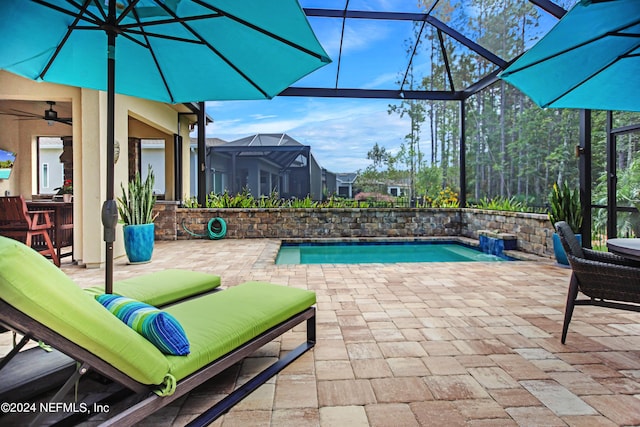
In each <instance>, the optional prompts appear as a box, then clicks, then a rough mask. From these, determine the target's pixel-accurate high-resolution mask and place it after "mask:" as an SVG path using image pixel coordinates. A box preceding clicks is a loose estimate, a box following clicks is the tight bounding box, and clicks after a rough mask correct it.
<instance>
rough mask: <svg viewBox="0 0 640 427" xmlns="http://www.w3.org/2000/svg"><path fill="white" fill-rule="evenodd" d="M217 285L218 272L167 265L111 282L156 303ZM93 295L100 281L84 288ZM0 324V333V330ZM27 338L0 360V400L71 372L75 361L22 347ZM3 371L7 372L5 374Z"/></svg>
mask: <svg viewBox="0 0 640 427" xmlns="http://www.w3.org/2000/svg"><path fill="white" fill-rule="evenodd" d="M219 286H220V276H218V275H214V274H209V273H203V272H199V271H190V270H178V269H167V270H161V271H157V272H153V273H148V274H142V275H139V276H136V277H132V278H129V279H125V280H117V281H115V282H113V290H112V293H113V294H116V295H121V296H126V297H129V298H133V299H135V300H137V301H141V302H144V303H147V304H150V305H153V306H156V307H162V306H165V305H167V304H174V303H176V302H179V301H182V300H184V299H187V298H193V297H196V296H200V295H203V294H205V293H208V292H215V291H216V290H218V287H219ZM84 291H85V292H88V293H89V294H91V295H93V296H94V297H95V296H97V295H101V294H103V293H104V285H99V286H93V287H90V288H86V289H84ZM2 329H3V328H2V327H0V333H1V332H2ZM29 341H30V339H29V337H26V336H25V337H23V338H22V339H21V340H20V342H18V343H16V345H15V346H14V348H13V349H12V350H11V352H10V353H8V354H7V355H5V357H4V358H3V359H1V360H0V378H2V381H0V402H7V401H8V402H20V401H25V400H26V399H29V398H31V397H33V396H36V395H38V394H41V393H44V392H46V391H49V390H53V389H55V388H56V387H60V386H61V385H62V384H63V383H64V382H65V380H66V379H67V378H68V377H69V375H71V373H73V371H74V369H75V368H74V367H75V362H74V360H73V359H71V358H69V357H67V356H65V355H64V354H61V353H60V352H58V351H57V350H51V349H49V350H48V351H47V352H43V350H42V349H40V348H37V347H34V348H30V349H27V350H23V348H24V347H25V346H26V345H27V343H28V342H29ZM5 372H7V373H6V374H5Z"/></svg>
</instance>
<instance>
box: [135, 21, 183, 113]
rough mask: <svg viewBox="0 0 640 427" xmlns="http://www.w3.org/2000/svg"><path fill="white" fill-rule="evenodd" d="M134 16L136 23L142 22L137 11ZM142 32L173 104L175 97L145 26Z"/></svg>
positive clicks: (141, 28)
mask: <svg viewBox="0 0 640 427" xmlns="http://www.w3.org/2000/svg"><path fill="white" fill-rule="evenodd" d="M133 16H134V17H135V19H136V21H138V22H140V17H139V16H138V14H137V13H136V11H135V10H133ZM140 32H141V33H142V37H144V40H145V42H146V43H147V49H148V50H149V54H150V55H151V58H152V59H153V63H154V64H155V66H156V70H157V71H158V74H159V75H160V79H161V80H162V83H163V84H164V87H165V89H166V91H167V95H168V96H169V98H170V99H171V102H174V100H175V98H174V97H173V93H171V88H170V87H169V83H168V82H167V77H166V76H165V73H164V71H162V67H161V66H160V63H159V62H158V57H157V56H156V52H155V51H154V49H153V47H152V46H151V41H150V40H149V37H148V36H147V34H146V32H145V31H144V27H143V26H141V27H140Z"/></svg>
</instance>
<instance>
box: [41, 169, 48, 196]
mask: <svg viewBox="0 0 640 427" xmlns="http://www.w3.org/2000/svg"><path fill="white" fill-rule="evenodd" d="M44 189H49V163H43V164H42V171H41V172H40V190H41V191H42V190H44Z"/></svg>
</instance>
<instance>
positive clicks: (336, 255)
mask: <svg viewBox="0 0 640 427" xmlns="http://www.w3.org/2000/svg"><path fill="white" fill-rule="evenodd" d="M508 260H510V258H508V257H506V256H504V257H498V256H495V255H490V254H485V253H483V252H480V251H479V250H478V249H475V248H473V247H471V246H467V245H464V244H462V243H458V242H454V241H448V240H445V241H418V242H416V241H410V242H388V241H383V242H328V243H318V242H309V243H307V242H305V243H289V242H283V243H282V245H281V246H280V251H279V252H278V256H277V257H276V264H366V263H396V262H469V261H482V262H501V261H508Z"/></svg>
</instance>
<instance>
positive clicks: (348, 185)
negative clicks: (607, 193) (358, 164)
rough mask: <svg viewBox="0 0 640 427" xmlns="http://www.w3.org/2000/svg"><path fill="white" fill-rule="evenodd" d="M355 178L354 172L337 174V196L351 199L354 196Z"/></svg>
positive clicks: (356, 175)
mask: <svg viewBox="0 0 640 427" xmlns="http://www.w3.org/2000/svg"><path fill="white" fill-rule="evenodd" d="M356 178H358V174H357V173H355V172H349V173H337V174H336V182H337V187H338V188H337V191H338V194H339V195H340V196H343V197H346V198H348V199H353V197H354V196H355V189H354V187H353V186H354V184H355V182H356Z"/></svg>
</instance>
